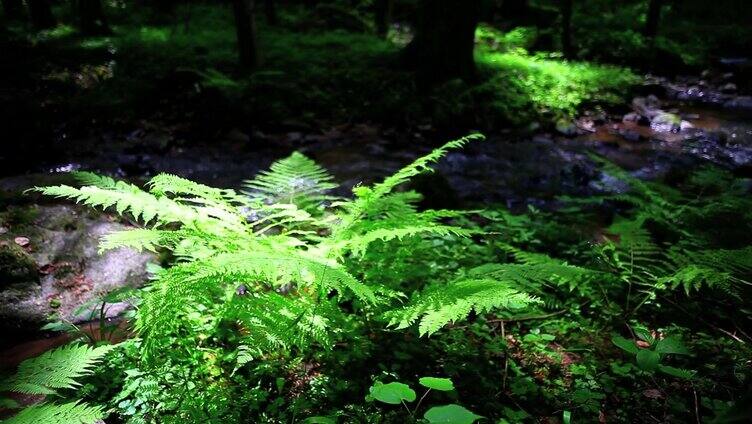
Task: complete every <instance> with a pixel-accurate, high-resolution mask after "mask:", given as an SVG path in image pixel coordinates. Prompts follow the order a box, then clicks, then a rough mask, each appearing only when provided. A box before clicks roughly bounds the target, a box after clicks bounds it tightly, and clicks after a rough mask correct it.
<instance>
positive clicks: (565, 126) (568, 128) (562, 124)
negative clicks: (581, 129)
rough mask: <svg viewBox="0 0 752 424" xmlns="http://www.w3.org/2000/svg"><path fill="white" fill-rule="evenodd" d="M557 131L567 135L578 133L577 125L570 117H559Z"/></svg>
mask: <svg viewBox="0 0 752 424" xmlns="http://www.w3.org/2000/svg"><path fill="white" fill-rule="evenodd" d="M556 131H558V132H559V133H560V134H562V135H564V136H567V137H574V136H575V135H577V125H575V123H574V122H572V121H571V120H568V119H559V120H558V121H556Z"/></svg>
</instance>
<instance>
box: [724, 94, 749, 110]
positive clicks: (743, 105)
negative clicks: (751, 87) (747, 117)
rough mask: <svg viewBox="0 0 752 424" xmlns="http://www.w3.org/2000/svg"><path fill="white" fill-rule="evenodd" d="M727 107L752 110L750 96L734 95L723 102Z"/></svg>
mask: <svg viewBox="0 0 752 424" xmlns="http://www.w3.org/2000/svg"><path fill="white" fill-rule="evenodd" d="M723 107H725V108H727V109H737V110H752V96H738V97H734V98H732V99H730V100H728V101H727V102H725V103H724V104H723Z"/></svg>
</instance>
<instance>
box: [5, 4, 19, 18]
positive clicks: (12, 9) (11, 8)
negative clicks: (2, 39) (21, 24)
mask: <svg viewBox="0 0 752 424" xmlns="http://www.w3.org/2000/svg"><path fill="white" fill-rule="evenodd" d="M3 11H4V12H5V17H6V18H7V19H19V18H21V16H22V15H23V3H22V2H21V0H3Z"/></svg>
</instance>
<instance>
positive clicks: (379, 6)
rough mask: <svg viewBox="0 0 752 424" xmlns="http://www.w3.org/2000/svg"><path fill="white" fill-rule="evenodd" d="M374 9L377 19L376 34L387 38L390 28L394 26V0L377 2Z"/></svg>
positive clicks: (378, 0) (376, 0) (379, 0)
mask: <svg viewBox="0 0 752 424" xmlns="http://www.w3.org/2000/svg"><path fill="white" fill-rule="evenodd" d="M373 7H374V15H375V18H376V22H375V23H376V34H377V35H378V36H379V37H381V38H386V36H387V34H388V33H389V27H390V26H391V25H392V10H393V9H394V0H375V1H374V4H373Z"/></svg>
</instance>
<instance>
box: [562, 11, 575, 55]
mask: <svg viewBox="0 0 752 424" xmlns="http://www.w3.org/2000/svg"><path fill="white" fill-rule="evenodd" d="M560 6H561V51H562V53H564V57H565V58H567V59H572V58H574V47H573V46H572V7H573V0H561V5H560Z"/></svg>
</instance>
